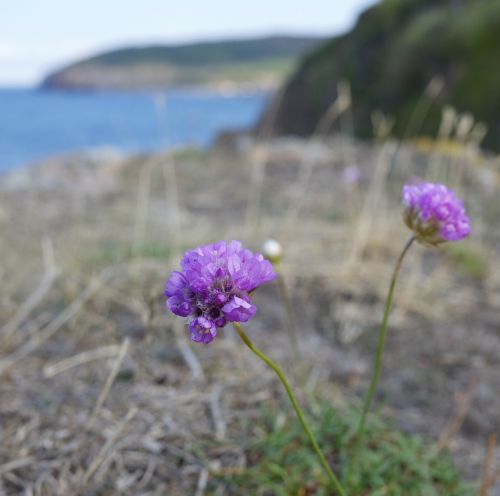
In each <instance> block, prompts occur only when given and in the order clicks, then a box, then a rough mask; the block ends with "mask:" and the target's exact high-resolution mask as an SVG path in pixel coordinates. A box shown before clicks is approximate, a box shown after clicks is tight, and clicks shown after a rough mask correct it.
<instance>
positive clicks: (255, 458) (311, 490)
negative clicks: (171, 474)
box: [211, 403, 474, 496]
mask: <svg viewBox="0 0 500 496" xmlns="http://www.w3.org/2000/svg"><path fill="white" fill-rule="evenodd" d="M263 416H264V419H260V420H259V422H255V423H254V424H253V425H255V426H257V425H258V426H259V427H255V426H254V427H253V429H255V431H257V429H259V432H251V433H247V434H248V435H246V436H244V437H243V438H242V442H245V446H244V451H245V456H246V459H247V460H248V465H247V466H246V467H245V468H241V469H236V468H233V469H232V470H224V469H221V470H220V471H218V472H215V473H213V474H212V477H211V489H212V490H215V488H216V487H219V486H221V485H223V486H224V487H225V488H226V489H227V490H228V492H229V493H230V494H238V495H247V494H266V495H267V494H269V495H271V494H272V495H276V496H286V495H316V496H320V495H325V496H326V495H327V494H330V493H329V490H328V483H327V480H326V479H325V476H324V474H323V472H322V470H321V468H320V467H319V466H318V462H317V459H316V457H315V456H314V454H313V453H312V451H311V450H310V448H309V445H308V443H307V440H306V438H305V436H304V434H303V431H302V428H301V426H300V424H299V422H298V420H297V419H296V418H295V417H291V416H290V417H288V418H286V419H285V418H283V417H281V418H280V417H275V416H273V415H271V414H270V413H269V412H267V413H266V412H264V415H263ZM310 417H311V420H312V422H311V423H312V424H313V425H314V426H315V431H316V435H317V438H318V439H319V440H320V443H321V445H322V447H323V448H324V449H325V451H326V453H327V454H328V455H329V456H330V463H332V464H333V467H334V468H336V471H337V473H341V474H342V475H343V476H344V479H345V475H346V469H347V466H348V463H349V453H350V450H351V448H352V436H353V434H354V432H355V429H356V426H357V422H358V420H359V413H358V412H357V411H352V410H351V411H345V412H342V413H337V412H335V411H334V410H333V409H332V408H331V407H330V406H329V405H328V404H326V403H321V404H319V405H317V409H316V413H315V414H314V415H312V416H310ZM262 426H264V429H262ZM248 440H250V441H248ZM358 460H359V461H358V463H357V464H356V465H355V466H354V467H353V470H352V473H351V478H350V482H348V481H346V480H344V481H343V484H344V488H345V490H346V492H347V494H349V495H352V496H357V495H358V496H359V495H368V494H369V495H370V496H382V495H391V496H438V495H446V496H468V495H472V494H474V490H473V489H474V488H473V486H472V485H471V484H466V483H464V482H463V481H462V479H461V476H460V474H459V472H458V470H457V468H456V467H455V466H454V465H453V463H452V461H451V459H450V457H449V455H448V454H447V453H438V452H437V450H436V448H435V447H434V446H433V445H429V443H428V442H426V441H424V440H423V439H421V438H420V437H417V436H413V435H407V434H403V433H400V432H397V431H395V430H394V429H391V427H390V426H389V425H388V424H387V422H385V421H383V420H382V419H381V418H376V417H375V416H374V415H371V416H370V420H369V421H368V422H367V427H366V438H365V448H364V449H363V450H362V451H361V452H360V456H359V459H358Z"/></svg>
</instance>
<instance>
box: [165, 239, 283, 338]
mask: <svg viewBox="0 0 500 496" xmlns="http://www.w3.org/2000/svg"><path fill="white" fill-rule="evenodd" d="M181 267H182V270H181V271H180V272H179V271H175V272H172V274H171V275H170V279H169V280H168V281H167V287H166V290H165V296H167V298H168V299H167V306H168V308H169V309H170V311H171V312H172V313H174V314H175V315H179V316H180V317H190V322H189V330H190V333H191V339H192V340H193V341H196V342H197V343H204V344H208V343H210V342H211V341H213V340H214V338H215V336H216V335H217V328H218V327H224V326H225V325H226V324H227V322H246V321H247V320H250V319H251V318H252V317H253V316H254V315H255V312H256V311H257V309H256V307H255V305H253V304H252V299H251V297H250V295H251V293H252V291H254V290H255V289H257V288H258V287H259V286H260V285H261V284H264V283H266V282H269V281H272V280H273V279H274V278H275V277H276V274H275V273H274V271H273V267H272V265H271V263H270V262H269V261H267V260H265V259H264V257H263V256H262V255H261V254H260V253H257V254H254V253H252V252H251V251H249V250H246V249H245V248H243V246H242V244H241V243H240V242H239V241H231V242H230V243H226V242H225V241H219V242H218V243H214V244H211V245H206V246H200V247H199V248H196V249H194V250H190V251H188V252H186V253H185V254H184V257H183V258H182V260H181Z"/></svg>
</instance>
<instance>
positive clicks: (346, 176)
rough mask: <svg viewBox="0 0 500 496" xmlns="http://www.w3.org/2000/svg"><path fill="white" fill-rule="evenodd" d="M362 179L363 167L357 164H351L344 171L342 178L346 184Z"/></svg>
mask: <svg viewBox="0 0 500 496" xmlns="http://www.w3.org/2000/svg"><path fill="white" fill-rule="evenodd" d="M360 179H361V169H360V168H359V167H358V166H357V165H349V166H348V167H346V168H345V169H344V171H343V172H342V180H343V181H344V183H345V184H356V183H358V182H359V180H360Z"/></svg>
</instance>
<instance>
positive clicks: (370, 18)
mask: <svg viewBox="0 0 500 496" xmlns="http://www.w3.org/2000/svg"><path fill="white" fill-rule="evenodd" d="M498 26H500V0H459V1H456V2H451V1H448V0H384V1H382V2H381V3H380V4H379V5H377V6H375V7H372V8H370V9H368V10H367V11H365V12H364V13H363V14H362V15H361V16H360V18H359V21H358V23H357V25H356V26H355V27H354V28H353V30H352V31H351V32H350V33H348V34H346V35H344V36H341V37H338V38H334V39H332V40H330V41H328V42H327V43H325V44H324V45H322V46H321V47H319V48H318V49H317V50H315V51H314V52H313V53H311V54H309V55H307V56H306V57H305V58H304V59H303V61H302V64H301V66H300V67H299V69H298V71H297V72H296V73H295V74H294V75H293V76H292V78H291V79H290V81H289V82H288V84H287V86H286V89H285V94H284V99H283V105H282V107H281V110H280V112H279V113H278V116H277V122H276V129H277V132H278V133H283V134H298V135H309V134H311V133H312V132H313V130H314V128H315V126H316V125H317V123H318V121H319V120H320V119H321V117H322V115H323V114H324V113H325V112H326V110H327V108H328V107H329V105H330V104H331V103H332V102H333V101H334V100H335V98H336V97H337V84H338V82H339V81H342V80H347V81H349V83H350V85H351V90H352V101H353V104H352V105H353V109H352V110H353V117H354V129H355V132H356V134H357V135H358V136H360V137H372V135H373V130H372V125H371V114H372V113H373V112H374V111H375V110H381V111H383V112H384V113H387V114H391V115H393V116H394V117H395V125H394V133H395V135H397V136H399V137H408V136H411V135H417V134H428V135H433V136H434V135H435V134H436V132H437V130H438V128H439V123H440V119H441V111H442V109H443V107H444V106H445V105H452V106H453V107H455V108H456V109H457V110H458V111H460V112H466V111H467V112H471V113H472V115H473V116H474V117H475V118H476V119H477V120H479V121H482V122H484V123H486V124H487V125H488V128H489V132H488V134H487V136H486V140H485V143H486V145H487V146H488V147H490V148H492V149H496V150H498V149H499V145H498V143H499V142H500V139H499V138H500V118H499V116H498V109H499V108H500V93H499V92H498V91H497V88H498V87H499V86H500V68H499V66H498V63H497V62H498V60H499V59H500V31H499V30H498ZM435 77H438V78H440V80H441V81H442V82H443V88H442V90H441V91H435V92H434V94H432V93H433V92H432V91H429V90H427V91H426V89H427V88H428V86H429V83H430V81H431V80H432V79H433V78H435ZM436 87H437V85H436ZM422 109H425V110H422ZM417 111H422V115H421V116H419V118H418V119H417V118H415V113H416V112H417ZM420 117H422V118H420Z"/></svg>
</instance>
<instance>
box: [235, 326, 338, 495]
mask: <svg viewBox="0 0 500 496" xmlns="http://www.w3.org/2000/svg"><path fill="white" fill-rule="evenodd" d="M233 326H234V328H235V329H236V332H237V333H238V335H239V336H240V338H241V340H242V341H243V342H244V343H245V344H246V345H247V346H248V348H250V350H251V351H253V352H254V353H255V354H256V355H257V356H258V357H259V358H260V359H261V360H263V361H264V362H265V363H266V364H267V365H269V367H271V368H272V369H273V370H274V372H275V373H276V375H277V376H278V378H279V380H280V381H281V383H282V384H283V386H284V388H285V390H286V392H287V394H288V398H289V399H290V402H291V403H292V406H293V408H294V410H295V413H296V414H297V417H298V418H299V420H300V423H301V424H302V427H303V428H304V431H305V432H306V434H307V436H308V437H309V440H310V441H311V444H312V447H313V448H314V451H315V452H316V454H317V455H318V458H319V461H320V462H321V465H322V466H323V468H324V469H325V472H326V473H327V475H328V478H329V479H330V482H331V483H332V486H333V487H334V488H335V491H336V492H337V493H338V494H339V495H340V496H346V493H345V491H344V489H343V488H342V486H341V485H340V482H339V481H338V479H337V477H336V476H335V474H334V473H333V471H332V469H331V468H330V465H328V462H327V460H326V458H325V455H324V454H323V452H322V451H321V448H320V447H319V445H318V442H317V441H316V438H315V437H314V434H313V432H312V431H311V428H310V427H309V425H308V423H307V421H306V419H305V417H304V414H303V413H302V410H301V409H300V406H299V404H298V403H297V400H296V398H295V395H294V394H293V392H292V389H291V387H290V384H289V383H288V380H287V378H286V377H285V374H284V373H283V371H282V370H281V369H280V367H279V366H278V365H276V363H274V362H273V361H272V360H271V359H270V358H269V357H267V356H266V355H265V354H264V353H262V351H260V350H259V349H257V348H256V347H255V346H254V345H253V343H252V342H251V341H250V338H249V337H248V336H247V335H246V333H245V331H244V330H243V327H241V325H240V324H238V323H237V322H233Z"/></svg>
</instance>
